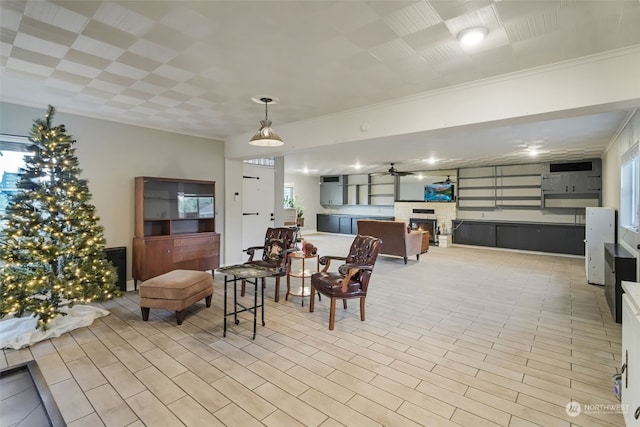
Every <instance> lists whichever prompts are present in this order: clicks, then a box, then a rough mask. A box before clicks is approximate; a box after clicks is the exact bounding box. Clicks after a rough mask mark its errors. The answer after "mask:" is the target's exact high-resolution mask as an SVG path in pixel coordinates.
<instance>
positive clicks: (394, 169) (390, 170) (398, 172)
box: [372, 163, 413, 176]
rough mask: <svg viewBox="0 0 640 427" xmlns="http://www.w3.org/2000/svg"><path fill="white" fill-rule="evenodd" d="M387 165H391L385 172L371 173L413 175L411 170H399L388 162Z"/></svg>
mask: <svg viewBox="0 0 640 427" xmlns="http://www.w3.org/2000/svg"><path fill="white" fill-rule="evenodd" d="M389 165H390V166H391V167H390V168H389V170H387V171H386V172H380V173H376V174H372V175H391V176H407V175H413V172H405V171H399V170H398V169H396V167H395V166H394V163H389Z"/></svg>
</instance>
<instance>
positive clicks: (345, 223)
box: [316, 214, 393, 234]
mask: <svg viewBox="0 0 640 427" xmlns="http://www.w3.org/2000/svg"><path fill="white" fill-rule="evenodd" d="M361 219H379V220H390V221H393V217H386V216H385V217H380V216H378V217H371V216H367V215H330V214H317V216H316V220H317V229H318V231H321V232H325V233H340V234H358V221H359V220H361Z"/></svg>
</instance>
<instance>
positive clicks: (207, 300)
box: [204, 295, 213, 307]
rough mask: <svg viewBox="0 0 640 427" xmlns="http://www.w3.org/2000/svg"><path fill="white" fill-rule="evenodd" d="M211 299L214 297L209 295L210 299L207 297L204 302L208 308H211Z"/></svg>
mask: <svg viewBox="0 0 640 427" xmlns="http://www.w3.org/2000/svg"><path fill="white" fill-rule="evenodd" d="M211 298H213V295H209V296H208V297H205V299H204V302H205V304H207V307H211Z"/></svg>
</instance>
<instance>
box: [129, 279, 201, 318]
mask: <svg viewBox="0 0 640 427" xmlns="http://www.w3.org/2000/svg"><path fill="white" fill-rule="evenodd" d="M212 295H213V276H212V275H211V274H209V273H207V272H205V271H193V270H173V271H170V272H168V273H165V274H161V275H160V276H156V277H154V278H152V279H149V280H146V281H144V282H143V283H142V284H141V285H140V309H141V310H142V320H144V321H147V320H149V310H150V309H152V308H162V309H164V310H175V312H176V320H177V321H178V325H182V320H183V316H184V314H183V310H184V309H185V308H187V307H190V306H192V305H193V304H195V303H196V302H197V301H199V300H201V299H203V298H204V299H205V302H206V304H207V307H211V297H212Z"/></svg>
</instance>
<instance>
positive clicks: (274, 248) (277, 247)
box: [267, 239, 284, 260]
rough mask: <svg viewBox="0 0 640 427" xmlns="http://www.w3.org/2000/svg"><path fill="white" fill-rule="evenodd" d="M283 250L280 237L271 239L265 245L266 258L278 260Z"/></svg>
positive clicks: (282, 242)
mask: <svg viewBox="0 0 640 427" xmlns="http://www.w3.org/2000/svg"><path fill="white" fill-rule="evenodd" d="M283 251H284V241H283V240H282V239H271V240H270V241H269V244H268V245H267V258H269V259H272V260H278V259H280V258H282V256H283V254H282V252H283Z"/></svg>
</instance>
